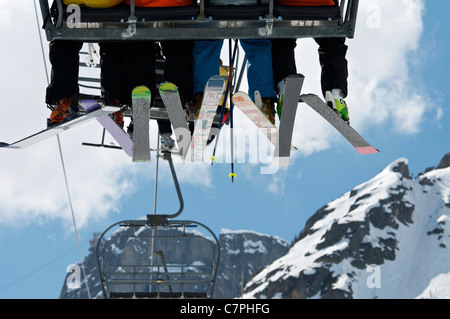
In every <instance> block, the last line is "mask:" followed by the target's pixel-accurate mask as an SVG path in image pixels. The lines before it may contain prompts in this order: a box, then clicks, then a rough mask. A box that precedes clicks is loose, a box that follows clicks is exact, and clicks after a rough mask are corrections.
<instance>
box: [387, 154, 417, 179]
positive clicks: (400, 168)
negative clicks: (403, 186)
mask: <svg viewBox="0 0 450 319" xmlns="http://www.w3.org/2000/svg"><path fill="white" fill-rule="evenodd" d="M388 169H389V170H390V171H392V172H396V173H400V174H401V175H402V177H404V178H406V179H412V177H411V174H410V173H409V168H408V159H407V158H403V157H402V158H399V159H398V160H396V161H394V162H392V163H391V164H390V165H389V166H388Z"/></svg>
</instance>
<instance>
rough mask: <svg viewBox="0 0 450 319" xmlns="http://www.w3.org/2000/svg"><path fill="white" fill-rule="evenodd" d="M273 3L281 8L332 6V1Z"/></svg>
mask: <svg viewBox="0 0 450 319" xmlns="http://www.w3.org/2000/svg"><path fill="white" fill-rule="evenodd" d="M275 3H277V4H281V5H283V6H299V7H302V6H303V7H312V6H334V5H335V4H336V3H334V0H275Z"/></svg>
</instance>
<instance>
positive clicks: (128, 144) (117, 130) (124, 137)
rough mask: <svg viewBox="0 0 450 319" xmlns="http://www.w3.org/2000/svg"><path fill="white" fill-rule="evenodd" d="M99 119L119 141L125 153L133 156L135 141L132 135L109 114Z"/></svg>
mask: <svg viewBox="0 0 450 319" xmlns="http://www.w3.org/2000/svg"><path fill="white" fill-rule="evenodd" d="M97 121H98V122H99V123H100V124H101V125H102V126H103V127H104V128H105V129H106V130H107V131H108V133H109V134H111V136H112V137H113V138H114V139H115V140H116V142H117V143H119V145H120V147H121V148H122V149H123V150H124V151H125V153H126V154H127V155H128V156H130V157H133V141H132V140H131V138H130V136H129V135H128V134H127V133H126V132H125V131H124V130H123V128H121V127H120V126H119V125H117V124H116V122H114V120H113V119H112V118H111V117H110V116H109V115H104V116H100V117H99V118H97Z"/></svg>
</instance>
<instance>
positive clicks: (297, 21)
mask: <svg viewBox="0 0 450 319" xmlns="http://www.w3.org/2000/svg"><path fill="white" fill-rule="evenodd" d="M39 1H40V5H41V13H42V16H43V21H44V26H43V28H44V29H45V31H46V36H47V39H48V40H49V41H51V40H74V41H75V40H76V41H83V42H99V41H145V40H181V39H184V40H186V39H191V40H202V39H230V38H233V39H236V38H239V39H263V38H273V39H275V38H310V37H348V38H352V37H353V36H354V32H355V24H356V18H357V10H358V4H359V0H348V3H347V4H346V1H345V0H341V4H340V7H339V8H338V11H339V12H338V13H337V15H338V16H335V17H332V18H330V15H328V14H329V12H328V11H325V12H327V13H317V12H316V11H317V10H319V11H320V12H322V10H329V8H328V9H327V8H324V7H287V6H276V5H274V0H269V5H268V6H266V7H262V9H261V7H258V8H259V9H260V10H263V11H261V12H259V13H258V16H257V17H255V16H253V17H246V16H245V15H246V14H247V13H245V14H244V15H242V12H241V11H242V7H241V8H240V7H239V6H236V7H229V6H226V7H209V6H207V5H205V3H204V1H205V0H200V4H199V5H198V6H189V7H177V8H135V7H134V1H131V5H130V8H129V9H126V12H127V13H126V15H125V16H124V17H123V18H119V19H117V18H116V19H115V20H114V21H115V22H114V21H112V20H111V19H109V20H108V18H105V19H103V18H102V17H101V16H100V14H98V12H100V11H95V10H99V9H91V8H83V10H84V11H82V12H81V16H82V18H81V22H80V23H79V24H78V26H77V27H72V28H70V27H69V26H68V25H67V23H66V22H65V21H64V19H63V18H62V16H63V15H64V14H65V12H64V10H63V5H62V1H61V0H56V4H57V9H58V10H57V11H58V13H59V14H58V17H57V19H56V21H52V19H51V13H50V8H49V4H48V0H39ZM119 6H120V5H119ZM283 7H284V9H283ZM325 7H327V6H325ZM223 8H225V9H226V10H227V11H223V10H222V9H223ZM230 8H231V9H230ZM253 8H254V7H253V6H250V7H246V9H245V10H248V12H249V14H250V13H251V12H252V11H251V10H252V9H253ZM274 8H275V9H274ZM334 8H335V7H334ZM123 9H124V8H123V7H122V8H121V10H122V11H121V12H122V14H123ZM160 9H163V10H165V11H157V10H160ZM101 10H103V11H101V12H106V11H104V10H118V9H115V7H113V8H109V9H101ZM152 10H154V11H152ZM155 10H156V11H155ZM171 10H172V11H171ZM176 10H191V11H192V12H191V11H189V12H191V13H192V14H191V17H190V18H189V19H188V18H186V17H184V15H185V14H186V12H185V11H182V15H181V16H180V12H179V11H176ZM208 10H209V11H208ZM214 10H218V11H214ZM229 10H231V11H229ZM245 10H244V11H245ZM283 10H284V11H283ZM311 10H314V13H312V11H311ZM111 12H113V11H111ZM152 12H153V13H152ZM161 12H163V13H161ZM171 12H178V16H176V15H171ZM215 12H218V13H215ZM233 12H234V13H236V15H235V14H234V13H233ZM292 12H294V13H292ZM164 14H165V16H164V17H162V16H163V15H164ZM214 14H216V16H214ZM252 14H253V15H254V13H252ZM322 14H325V16H321V15H322ZM221 15H222V16H221ZM318 15H319V16H318ZM224 16H226V17H227V18H226V19H224V18H223V17H224ZM173 17H175V18H173ZM211 17H212V18H211Z"/></svg>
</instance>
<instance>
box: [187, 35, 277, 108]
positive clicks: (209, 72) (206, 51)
mask: <svg viewBox="0 0 450 319" xmlns="http://www.w3.org/2000/svg"><path fill="white" fill-rule="evenodd" d="M239 41H240V44H241V46H242V49H243V50H244V52H245V55H246V57H247V61H248V63H247V80H248V87H249V89H248V94H249V96H250V97H251V98H252V99H253V100H254V92H255V90H258V91H259V92H260V93H261V96H262V97H271V98H275V97H276V94H275V89H274V87H275V85H274V82H273V69H272V42H271V41H270V40H268V39H241V40H239ZM222 46H223V40H201V41H195V42H194V48H193V59H194V65H193V73H194V79H193V81H194V92H195V93H197V92H203V91H204V89H205V85H206V82H207V81H208V79H209V78H210V77H211V76H213V75H218V74H220V73H219V72H220V53H221V50H222Z"/></svg>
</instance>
